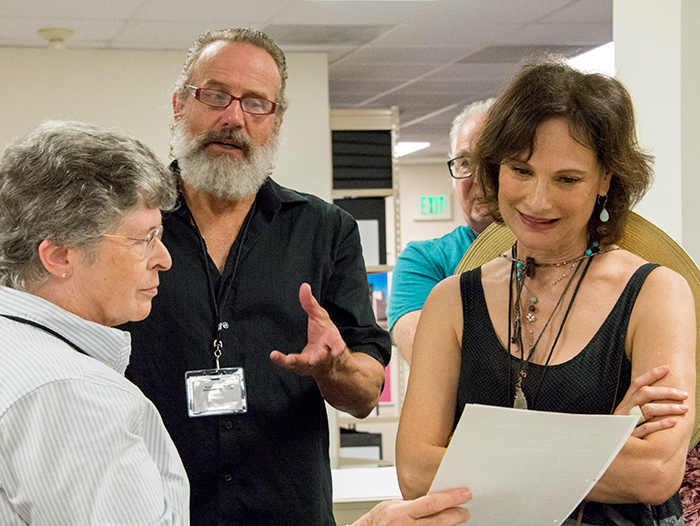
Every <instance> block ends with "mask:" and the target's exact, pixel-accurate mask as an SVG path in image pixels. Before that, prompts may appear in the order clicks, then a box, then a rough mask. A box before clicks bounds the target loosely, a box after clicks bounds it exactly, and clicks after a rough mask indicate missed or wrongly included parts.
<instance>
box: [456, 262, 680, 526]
mask: <svg viewBox="0 0 700 526" xmlns="http://www.w3.org/2000/svg"><path fill="white" fill-rule="evenodd" d="M656 267H658V265H655V264H645V265H642V266H641V267H640V268H639V269H637V271H636V272H635V273H634V274H633V275H632V277H631V278H630V280H629V282H628V283H627V285H626V286H625V289H624V291H623V292H622V294H621V295H620V297H619V298H618V300H617V302H616V304H615V307H614V308H613V309H612V311H611V312H610V314H609V315H608V317H607V318H606V320H605V321H604V322H603V324H602V325H601V327H600V329H599V330H598V331H597V332H596V334H595V335H594V336H593V338H592V339H591V340H590V341H589V342H588V344H587V345H586V346H585V347H584V349H583V350H581V352H579V354H577V355H576V356H575V357H574V358H572V359H571V360H569V361H567V362H565V363H562V364H557V365H550V366H549V367H547V368H546V371H545V367H544V366H543V365H539V364H530V365H529V366H528V372H527V378H526V379H525V380H524V381H523V391H525V395H526V396H527V397H528V401H529V399H530V396H529V395H528V392H532V389H536V386H537V385H539V384H540V379H541V378H542V375H543V374H545V375H546V376H545V378H544V381H543V382H542V387H541V390H540V391H539V393H538V395H537V399H536V400H534V403H533V404H531V405H530V409H535V410H540V411H554V412H562V413H577V414H610V413H611V411H612V410H613V409H614V408H615V407H616V406H617V405H618V404H619V403H620V402H621V401H622V399H623V398H624V395H625V392H626V391H627V389H628V388H629V385H630V377H631V365H632V364H631V363H630V361H629V359H628V358H627V356H626V354H625V338H626V336H627V326H628V324H629V319H630V315H631V313H632V309H633V307H634V303H635V301H636V299H637V295H638V294H639V291H640V290H641V287H642V285H643V284H644V281H645V280H646V278H647V276H648V275H649V273H650V272H651V271H652V270H654V269H655V268H656ZM460 288H461V293H462V306H463V309H464V332H463V334H462V364H461V371H460V377H459V385H458V392H457V409H456V413H455V423H454V425H455V426H456V425H457V422H458V421H459V418H460V416H461V415H462V411H463V410H464V405H465V404H487V405H494V406H501V407H513V398H514V396H515V392H514V387H513V386H514V385H515V379H516V377H517V375H518V373H519V371H520V363H519V359H517V358H512V359H510V356H509V352H508V351H507V350H506V349H505V348H504V347H503V345H501V343H500V341H499V340H498V337H497V336H496V333H495V330H494V328H493V324H492V323H491V319H490V317H489V312H488V309H487V307H486V299H485V297H484V290H483V287H482V285H481V269H480V268H477V269H474V270H471V271H469V272H465V273H463V274H462V275H461V276H460ZM503 314H504V315H506V314H507V313H503ZM574 321H575V320H573V319H572V320H569V322H568V323H573V322H574ZM509 362H510V363H509ZM509 368H510V381H509V376H508V371H509ZM618 372H619V375H620V376H619V378H620V380H619V387H618V386H617V383H618ZM616 387H617V396H615V392H616ZM529 390H530V391H529ZM577 511H578V510H576V511H575V512H574V513H573V514H572V515H571V517H570V519H569V520H574V521H575V519H576V513H577ZM618 516H619V517H624V518H625V520H627V521H629V524H634V525H650V526H651V525H656V524H663V525H664V526H675V525H681V524H683V521H682V508H681V501H680V496H679V495H678V493H676V494H675V495H674V496H673V497H672V498H671V499H669V500H668V501H667V502H666V503H665V504H663V505H661V506H646V505H644V504H631V505H630V504H628V505H607V504H600V503H587V504H586V508H585V513H584V517H583V524H590V525H597V526H613V525H615V524H628V522H614V520H615V519H614V518H615V517H618ZM664 519H665V520H667V521H668V522H662V520H664ZM678 521H680V522H678ZM564 524H566V525H567V526H568V525H569V524H574V522H571V523H569V522H568V520H567V522H565V523H564Z"/></svg>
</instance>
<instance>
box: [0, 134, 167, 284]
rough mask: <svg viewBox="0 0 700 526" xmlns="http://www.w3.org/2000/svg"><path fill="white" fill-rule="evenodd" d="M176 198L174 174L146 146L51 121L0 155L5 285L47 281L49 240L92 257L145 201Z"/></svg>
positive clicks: (1, 276) (0, 249)
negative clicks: (44, 257) (42, 248)
mask: <svg viewBox="0 0 700 526" xmlns="http://www.w3.org/2000/svg"><path fill="white" fill-rule="evenodd" d="M176 199H177V188H176V184H175V178H174V175H173V174H172V173H171V172H170V170H168V169H167V168H166V167H165V166H164V165H163V164H162V163H161V162H160V161H159V160H158V158H157V157H156V156H155V154H154V153H153V152H152V151H151V150H149V149H148V148H147V147H146V146H145V145H144V144H143V143H141V142H139V141H137V140H136V139H133V138H130V137H127V136H125V135H122V134H119V133H115V132H111V131H107V130H103V129H101V128H98V127H97V126H93V125H90V124H83V123H80V122H72V121H48V122H45V123H43V124H42V125H40V126H39V127H38V128H37V129H36V130H34V131H33V132H31V133H30V134H28V135H26V136H24V137H22V138H20V139H17V140H16V141H14V142H13V143H11V144H10V145H9V146H7V148H6V149H5V151H4V152H3V154H2V157H0V285H2V286H6V287H11V288H14V289H18V290H27V288H28V287H29V286H30V285H32V284H40V283H42V282H44V281H46V279H47V278H48V271H47V270H46V269H45V268H44V265H43V264H42V262H41V259H40V258H39V251H38V247H39V245H40V244H41V242H42V241H43V240H45V239H48V240H50V241H51V242H52V243H53V244H55V245H60V246H77V247H81V248H82V249H83V250H84V251H85V254H86V256H87V257H88V259H91V258H92V257H94V255H95V251H96V248H97V246H99V244H100V243H101V236H102V234H106V233H109V232H113V231H114V230H115V229H116V227H117V226H118V225H119V222H120V221H121V219H122V217H123V214H124V213H125V212H128V211H129V210H131V209H133V208H134V207H136V206H138V205H139V204H141V203H143V205H144V206H146V207H147V208H150V209H155V208H160V209H161V210H169V209H172V208H173V207H174V205H175V201H176Z"/></svg>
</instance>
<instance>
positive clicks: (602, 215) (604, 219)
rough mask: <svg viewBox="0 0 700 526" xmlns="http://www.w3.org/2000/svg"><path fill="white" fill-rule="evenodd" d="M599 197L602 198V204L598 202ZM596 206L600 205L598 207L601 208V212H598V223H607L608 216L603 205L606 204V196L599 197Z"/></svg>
mask: <svg viewBox="0 0 700 526" xmlns="http://www.w3.org/2000/svg"><path fill="white" fill-rule="evenodd" d="M601 197H602V198H603V202H602V203H601V202H600V198H601ZM598 204H600V207H601V208H602V210H601V211H600V222H601V223H607V222H608V221H609V220H610V214H609V213H608V210H607V208H605V205H606V204H608V194H605V195H599V196H598Z"/></svg>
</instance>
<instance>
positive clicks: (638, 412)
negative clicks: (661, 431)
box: [627, 405, 647, 426]
mask: <svg viewBox="0 0 700 526" xmlns="http://www.w3.org/2000/svg"><path fill="white" fill-rule="evenodd" d="M627 414H628V415H633V416H636V417H638V420H637V425H638V426H640V425H642V424H643V423H644V422H646V421H647V420H646V418H644V413H642V408H641V407H639V406H638V405H635V406H634V407H633V408H632V409H630V410H629V412H628V413H627Z"/></svg>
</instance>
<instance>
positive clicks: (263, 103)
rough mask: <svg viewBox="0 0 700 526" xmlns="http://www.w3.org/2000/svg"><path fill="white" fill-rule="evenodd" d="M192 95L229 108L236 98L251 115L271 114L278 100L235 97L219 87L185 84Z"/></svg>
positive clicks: (218, 106) (209, 103)
mask: <svg viewBox="0 0 700 526" xmlns="http://www.w3.org/2000/svg"><path fill="white" fill-rule="evenodd" d="M185 87H186V88H187V89H188V90H189V91H190V93H191V94H192V96H193V97H194V98H195V99H197V100H198V101H199V102H201V103H202V104H206V105H207V106H212V107H214V108H228V107H229V106H230V105H231V103H232V102H233V101H234V100H237V101H238V102H240V104H241V109H242V110H243V111H244V112H246V113H250V114H251V115H270V114H271V113H274V112H275V108H276V107H277V103H276V102H272V101H271V100H267V99H262V98H260V97H249V96H246V97H234V96H233V95H231V94H230V93H226V92H225V91H220V90H218V89H209V88H198V87H197V86H192V85H191V84H188V85H187V86H185Z"/></svg>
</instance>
